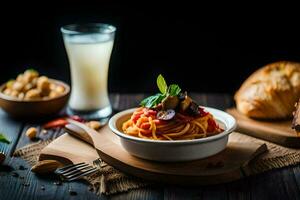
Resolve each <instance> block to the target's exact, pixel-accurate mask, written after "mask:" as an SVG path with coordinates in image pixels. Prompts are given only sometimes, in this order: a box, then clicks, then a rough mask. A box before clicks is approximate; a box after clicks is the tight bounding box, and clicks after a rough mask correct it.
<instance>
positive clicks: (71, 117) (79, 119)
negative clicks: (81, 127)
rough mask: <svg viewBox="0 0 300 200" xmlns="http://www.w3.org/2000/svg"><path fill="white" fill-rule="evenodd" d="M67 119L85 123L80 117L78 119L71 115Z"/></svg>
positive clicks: (76, 116)
mask: <svg viewBox="0 0 300 200" xmlns="http://www.w3.org/2000/svg"><path fill="white" fill-rule="evenodd" d="M68 118H70V119H73V120H75V121H78V122H85V120H84V119H82V118H81V117H79V116H78V115H71V116H69V117H68Z"/></svg>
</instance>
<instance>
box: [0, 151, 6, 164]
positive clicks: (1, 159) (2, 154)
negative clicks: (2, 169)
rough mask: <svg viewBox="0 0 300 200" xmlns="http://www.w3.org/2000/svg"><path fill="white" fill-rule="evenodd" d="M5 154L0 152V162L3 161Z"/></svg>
mask: <svg viewBox="0 0 300 200" xmlns="http://www.w3.org/2000/svg"><path fill="white" fill-rule="evenodd" d="M5 158H6V156H5V154H4V153H2V152H0V164H1V163H3V162H4V160H5Z"/></svg>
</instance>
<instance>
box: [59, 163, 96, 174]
mask: <svg viewBox="0 0 300 200" xmlns="http://www.w3.org/2000/svg"><path fill="white" fill-rule="evenodd" d="M91 168H94V167H92V166H89V165H88V166H85V167H82V168H76V169H74V170H72V171H68V172H65V173H62V175H64V176H69V175H71V174H74V173H78V172H84V171H86V170H89V169H91Z"/></svg>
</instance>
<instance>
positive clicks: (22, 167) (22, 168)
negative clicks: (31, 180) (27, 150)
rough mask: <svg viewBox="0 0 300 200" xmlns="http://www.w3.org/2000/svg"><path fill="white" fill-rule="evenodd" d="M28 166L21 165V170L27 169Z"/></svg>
mask: <svg viewBox="0 0 300 200" xmlns="http://www.w3.org/2000/svg"><path fill="white" fill-rule="evenodd" d="M26 169H27V168H26V167H24V166H23V165H20V166H19V170H26Z"/></svg>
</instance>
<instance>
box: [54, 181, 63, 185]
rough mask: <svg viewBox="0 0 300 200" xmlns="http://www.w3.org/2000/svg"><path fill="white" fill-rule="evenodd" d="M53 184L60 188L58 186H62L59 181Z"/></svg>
mask: <svg viewBox="0 0 300 200" xmlns="http://www.w3.org/2000/svg"><path fill="white" fill-rule="evenodd" d="M53 184H54V185H58V186H60V185H62V182H61V181H55V182H54V183H53Z"/></svg>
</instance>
